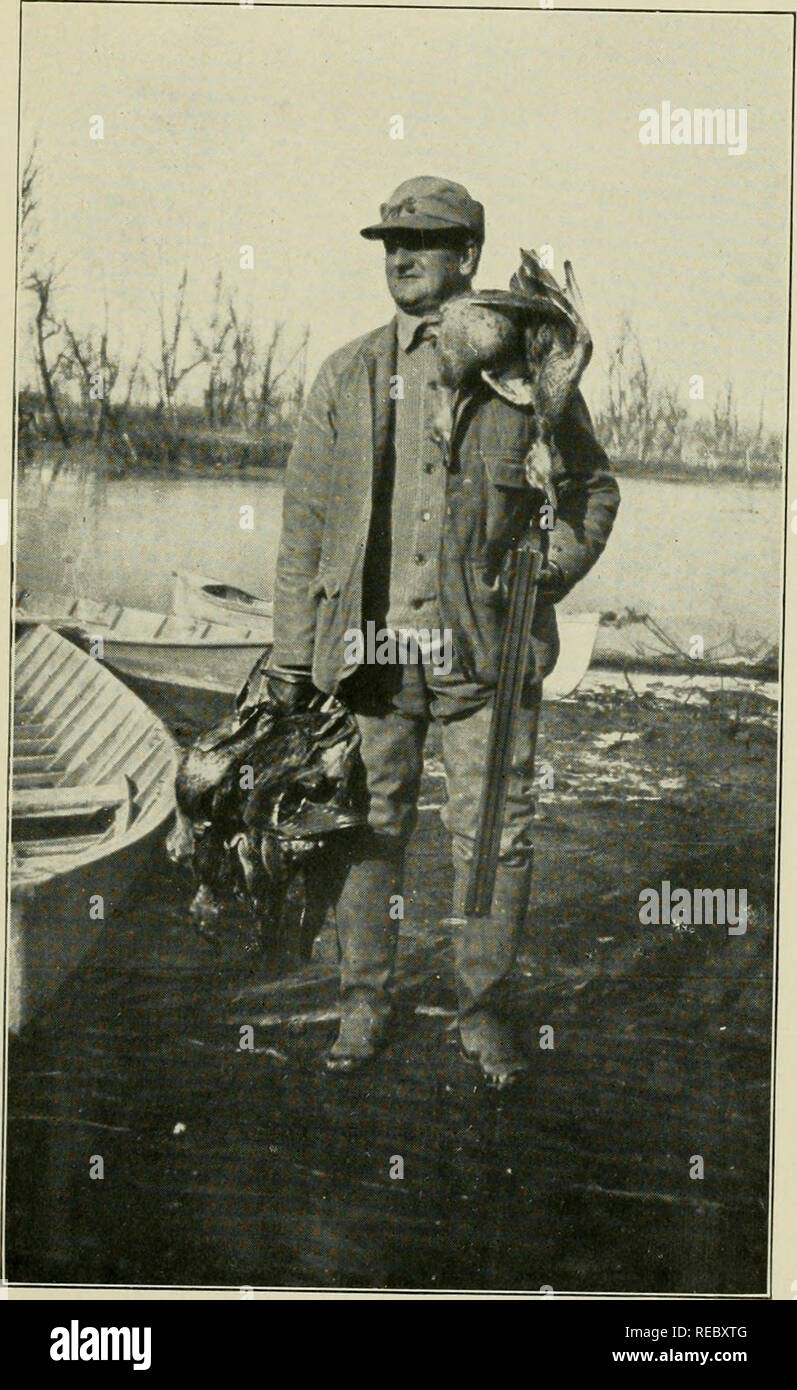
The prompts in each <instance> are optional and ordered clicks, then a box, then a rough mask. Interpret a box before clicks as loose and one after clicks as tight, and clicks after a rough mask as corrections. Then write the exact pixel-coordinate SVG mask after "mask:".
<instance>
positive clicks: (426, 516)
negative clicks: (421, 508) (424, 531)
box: [421, 512, 432, 521]
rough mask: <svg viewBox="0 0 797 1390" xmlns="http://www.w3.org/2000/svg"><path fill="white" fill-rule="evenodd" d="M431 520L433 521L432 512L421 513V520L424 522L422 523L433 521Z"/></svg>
mask: <svg viewBox="0 0 797 1390" xmlns="http://www.w3.org/2000/svg"><path fill="white" fill-rule="evenodd" d="M431 519H432V513H431V512H421V520H422V521H431Z"/></svg>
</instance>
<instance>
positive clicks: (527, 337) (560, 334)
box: [435, 250, 592, 506]
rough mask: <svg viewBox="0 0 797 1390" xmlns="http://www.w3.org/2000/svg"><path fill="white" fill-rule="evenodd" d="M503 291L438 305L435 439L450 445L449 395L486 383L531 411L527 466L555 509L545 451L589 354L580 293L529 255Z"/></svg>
mask: <svg viewBox="0 0 797 1390" xmlns="http://www.w3.org/2000/svg"><path fill="white" fill-rule="evenodd" d="M520 256H521V262H520V267H519V269H518V270H517V271H516V272H515V274H514V275H513V276H512V279H511V280H510V285H509V290H508V291H507V290H480V291H477V290H472V291H468V292H467V293H466V294H462V295H456V296H455V297H454V298H453V299H450V300H448V301H447V303H446V304H444V305H443V308H442V311H441V318H440V326H439V330H438V337H437V358H438V368H439V376H440V382H441V385H442V388H443V389H442V390H441V391H440V393H439V404H438V411H437V415H436V419H435V434H436V437H437V438H438V440H439V442H440V443H441V445H442V447H443V449H444V452H445V451H446V450H447V447H448V446H449V444H450V439H451V428H452V422H453V416H454V409H455V402H456V397H457V394H458V393H459V392H464V391H472V390H474V389H477V388H478V387H479V384H480V383H484V384H485V385H487V386H488V387H489V388H490V389H491V390H492V391H494V392H495V393H496V394H497V395H499V396H502V397H503V398H504V399H505V400H507V401H508V402H509V403H510V404H512V405H515V406H518V407H521V408H523V409H526V410H528V411H529V412H531V413H532V414H533V415H534V417H535V419H536V421H537V431H536V439H535V442H534V444H533V445H532V448H531V449H530V451H529V455H528V457H527V460H526V472H527V476H528V480H529V483H530V484H531V486H533V487H535V488H538V489H539V490H540V491H543V492H545V494H546V496H547V497H548V498H549V499H550V500H551V501H552V503H553V505H554V506H555V503H556V499H555V495H553V483H552V478H551V471H552V465H551V460H550V452H549V445H550V440H551V436H552V433H553V430H554V428H555V426H556V423H557V421H558V420H559V418H560V417H561V415H562V413H563V411H564V410H565V408H566V406H567V404H568V402H569V401H570V399H571V397H572V395H573V393H574V392H575V390H576V389H577V387H578V383H579V381H580V380H581V376H582V374H583V372H584V371H585V369H586V367H587V365H588V363H589V360H590V357H591V356H592V338H591V336H590V333H589V330H588V328H587V326H586V324H585V323H584V319H583V315H582V308H583V303H582V299H581V292H580V290H579V288H578V284H577V282H576V278H575V275H574V273H573V267H572V265H571V263H570V261H565V288H564V289H562V288H561V287H560V286H559V285H558V284H557V282H556V280H555V278H554V276H553V275H551V273H550V271H549V270H547V269H546V267H545V266H544V265H543V264H542V262H541V260H540V258H539V256H538V255H537V253H536V252H535V251H523V250H521V253H520Z"/></svg>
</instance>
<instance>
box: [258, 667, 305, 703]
mask: <svg viewBox="0 0 797 1390" xmlns="http://www.w3.org/2000/svg"><path fill="white" fill-rule="evenodd" d="M264 674H265V676H266V690H267V692H268V701H269V703H270V704H273V705H274V706H275V707H276V708H277V709H278V710H279V712H280V714H299V713H301V711H302V710H304V709H306V708H307V706H308V705H309V703H310V701H311V700H312V698H313V696H314V695H315V693H316V689H315V686H314V685H313V682H312V679H311V676H310V672H309V671H308V670H295V671H285V670H282V669H280V668H276V669H274V670H270V671H266V672H265V673H264Z"/></svg>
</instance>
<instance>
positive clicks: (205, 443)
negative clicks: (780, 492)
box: [22, 437, 782, 487]
mask: <svg viewBox="0 0 797 1390" xmlns="http://www.w3.org/2000/svg"><path fill="white" fill-rule="evenodd" d="M290 446H291V441H290V439H285V438H283V439H279V440H276V441H273V442H272V443H264V442H262V441H258V440H248V439H247V440H243V441H238V442H237V443H231V442H230V441H225V440H224V438H223V437H220V438H219V441H218V444H217V445H214V444H213V441H212V440H206V439H203V440H202V441H201V445H200V442H196V441H194V442H192V441H191V439H190V437H188V438H186V440H185V441H184V442H183V444H182V445H180V446H175V448H174V450H173V451H172V454H171V455H169V454H166V453H158V452H157V451H154V450H153V449H152V448H147V449H146V450H143V449H135V448H133V447H132V446H131V448H130V449H127V448H121V447H119V446H118V445H117V446H116V447H114V448H112V449H107V448H102V447H97V446H96V445H95V444H93V443H92V442H90V441H89V442H87V441H82V440H76V441H75V443H74V444H73V445H72V447H71V448H70V449H64V448H63V447H62V446H61V445H60V444H57V443H56V442H54V441H44V442H38V443H36V444H34V445H32V446H30V447H29V448H28V449H27V451H26V453H25V457H24V459H23V460H22V468H23V470H27V469H34V470H44V471H45V472H47V473H52V472H55V473H56V474H64V475H68V474H70V473H72V474H75V473H82V472H91V473H93V474H95V475H96V476H97V477H98V478H113V479H120V478H133V479H135V478H155V479H158V478H164V479H169V478H172V479H184V478H197V479H202V478H229V479H234V480H236V481H241V480H243V481H245V482H250V481H257V480H258V479H260V480H266V481H279V480H280V479H281V478H282V477H283V476H284V473H285V466H286V464H287V462H288V455H289V453H290ZM612 469H613V471H614V472H615V474H616V475H617V476H618V477H619V478H646V479H651V480H658V481H659V482H690V483H699V484H706V485H711V484H714V483H718V482H738V483H741V484H748V485H754V484H758V485H764V486H770V487H778V486H780V483H781V481H782V467H781V465H780V464H779V463H775V462H773V461H772V460H771V459H768V460H765V461H762V460H752V461H751V460H749V459H743V458H739V459H730V460H722V459H716V458H709V457H706V458H700V457H695V458H692V459H688V460H687V459H672V458H656V459H649V460H647V461H646V462H645V463H640V462H639V460H638V459H633V458H617V457H613V458H612Z"/></svg>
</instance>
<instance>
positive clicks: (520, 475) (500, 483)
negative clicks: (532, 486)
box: [479, 449, 529, 491]
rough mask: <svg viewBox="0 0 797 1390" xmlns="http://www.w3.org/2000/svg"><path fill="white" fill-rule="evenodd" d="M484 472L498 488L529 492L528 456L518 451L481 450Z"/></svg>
mask: <svg viewBox="0 0 797 1390" xmlns="http://www.w3.org/2000/svg"><path fill="white" fill-rule="evenodd" d="M479 452H480V453H481V458H482V463H483V464H484V471H485V473H486V474H487V477H488V478H489V480H490V482H491V483H493V484H494V485H495V486H496V487H513V488H523V489H525V490H526V491H528V487H529V485H528V480H527V478H526V462H525V461H526V455H525V452H523V451H521V450H518V449H481V450H480V451H479Z"/></svg>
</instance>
